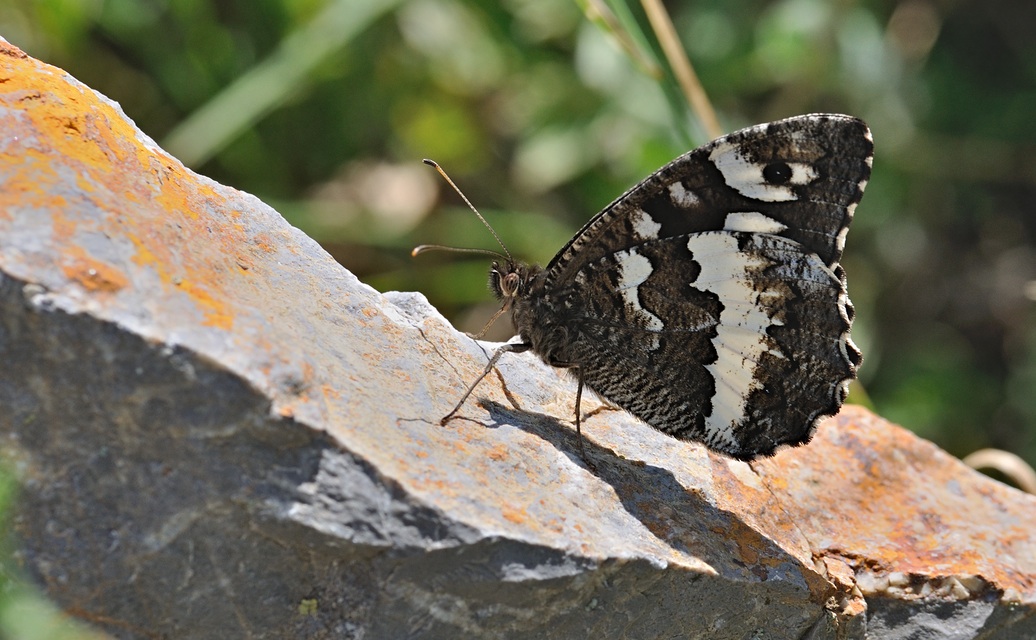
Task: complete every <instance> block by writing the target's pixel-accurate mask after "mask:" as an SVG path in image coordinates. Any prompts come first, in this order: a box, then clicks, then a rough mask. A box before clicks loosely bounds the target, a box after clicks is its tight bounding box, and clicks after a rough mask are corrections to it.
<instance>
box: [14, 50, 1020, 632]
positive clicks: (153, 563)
mask: <svg viewBox="0 0 1036 640" xmlns="http://www.w3.org/2000/svg"><path fill="white" fill-rule="evenodd" d="M491 349H492V345H486V344H480V343H476V342H474V341H472V340H470V339H468V338H466V337H464V336H463V335H461V334H459V333H457V332H456V331H455V330H453V328H452V327H450V325H449V324H448V323H447V322H446V321H445V320H444V319H443V318H442V317H441V316H440V315H439V314H438V313H437V312H436V311H435V310H434V309H432V308H431V307H430V306H429V305H428V304H427V303H426V302H425V300H424V298H423V297H422V296H420V295H418V294H401V293H393V294H385V295H382V294H379V293H378V292H376V291H374V290H373V289H371V288H369V287H367V286H365V285H364V284H363V283H361V282H359V281H357V279H356V278H355V277H353V276H352V275H351V274H350V273H348V272H347V271H345V270H344V269H343V268H341V267H340V266H339V265H337V264H336V263H335V262H334V261H333V260H332V259H331V258H330V256H328V255H327V254H326V253H325V252H324V251H323V250H322V249H321V248H320V247H319V246H318V245H317V244H316V243H315V242H313V241H312V240H311V239H309V238H308V237H306V236H305V235H303V234H302V233H301V232H299V231H298V230H296V229H294V228H292V227H291V226H289V225H288V224H287V223H286V222H285V221H284V220H283V219H282V218H281V217H280V216H279V215H278V214H277V213H276V212H275V211H273V210H272V209H270V208H269V207H268V206H266V205H264V204H263V203H262V202H260V201H258V200H257V199H256V198H254V197H252V196H250V195H248V194H245V193H241V192H239V191H236V190H234V189H232V188H229V187H224V186H222V185H219V184H216V183H214V182H212V181H211V180H208V179H206V178H204V177H202V176H198V175H196V174H194V173H192V172H191V171H189V170H187V169H185V168H184V167H183V166H182V165H181V164H180V163H179V162H177V161H176V160H175V159H174V158H172V157H170V156H169V155H168V154H166V153H165V152H163V151H162V150H161V149H160V148H158V146H157V145H156V144H155V143H154V142H152V141H151V140H150V139H148V138H147V137H146V136H145V135H143V134H142V133H141V132H140V131H139V130H137V129H136V128H135V126H134V125H133V124H132V123H131V122H130V121H129V120H128V119H127V118H126V116H125V115H124V114H123V113H122V111H121V110H120V109H119V107H118V105H116V104H114V103H113V102H111V101H110V100H107V99H106V98H104V97H103V96H100V95H98V94H96V93H95V92H93V91H92V90H90V89H89V88H87V87H85V86H83V85H81V84H80V83H78V82H76V81H75V80H74V79H72V78H70V77H69V76H68V75H67V74H65V73H64V72H62V71H61V70H59V69H55V68H53V67H50V66H47V65H45V64H43V63H40V62H38V61H36V60H33V59H31V58H29V57H28V56H26V55H25V54H24V53H22V52H21V51H19V50H18V49H16V48H14V47H12V46H10V45H8V44H6V43H2V42H0V361H2V362H3V369H2V370H0V435H2V437H3V444H4V446H3V452H4V454H5V457H6V459H7V460H8V462H9V464H12V465H13V466H14V467H15V469H16V470H17V471H18V473H19V474H20V477H21V478H22V482H23V486H24V492H23V496H22V500H21V504H20V507H19V510H18V513H17V514H16V516H15V527H16V532H17V534H18V536H19V542H18V551H17V553H18V555H19V558H20V559H21V561H22V563H23V564H24V566H25V567H26V569H27V570H28V572H29V573H30V574H31V575H32V576H33V577H34V578H35V579H36V580H37V581H38V582H39V583H40V584H41V585H42V586H43V587H44V588H45V590H46V592H47V593H48V594H49V595H50V596H51V597H52V598H54V599H55V601H57V602H58V603H59V604H60V605H61V606H62V607H64V608H65V609H66V610H68V611H69V612H71V613H72V614H73V615H76V616H78V617H80V618H82V619H84V620H88V621H91V622H93V623H95V624H97V625H98V626H99V627H101V628H103V629H105V630H106V631H108V632H109V633H110V634H111V635H112V636H114V637H117V638H153V637H169V638H221V639H224V638H368V639H370V638H390V639H391V638H404V637H406V638H565V639H568V638H675V637H681V638H682V637H703V638H705V637H707V638H738V639H740V638H748V637H752V638H813V639H819V638H927V637H940V638H979V637H982V638H993V637H996V638H1031V637H1036V616H1034V613H1036V541H1034V535H1033V531H1036V498H1034V497H1032V496H1028V495H1025V494H1022V493H1021V492H1018V491H1015V490H1013V489H1010V488H1007V487H1005V486H1003V485H1000V484H998V483H996V482H995V481H992V480H989V479H987V478H985V477H983V476H980V475H978V474H976V473H975V472H973V471H971V470H969V469H968V468H966V467H965V466H964V465H962V464H961V463H959V462H958V461H956V460H955V459H953V458H952V457H950V456H948V455H947V454H945V453H943V452H941V451H940V450H938V449H937V448H936V447H934V446H933V445H931V444H929V443H927V442H924V441H922V440H919V439H918V438H916V437H914V436H912V435H910V434H909V433H908V432H906V431H904V430H902V429H900V428H898V427H895V426H893V425H890V424H888V423H886V422H884V421H882V420H881V419H880V418H877V417H876V416H873V415H871V414H870V413H868V412H866V411H864V410H862V409H858V408H852V407H849V408H846V410H845V411H843V413H842V415H840V416H838V417H836V418H833V419H831V420H828V421H827V422H825V423H824V424H823V425H822V426H821V428H820V430H819V433H818V435H817V438H816V439H815V441H814V442H813V443H812V444H810V445H808V446H806V447H801V448H798V449H794V450H786V451H783V452H781V453H779V454H778V455H777V456H776V457H774V458H772V459H768V460H764V461H761V462H757V463H753V464H752V465H749V464H745V463H741V462H737V461H733V460H730V459H727V458H723V457H721V456H717V455H713V454H709V453H708V452H706V451H705V450H704V449H703V448H702V447H700V446H697V445H693V444H687V443H682V442H678V441H676V440H673V439H671V438H669V437H667V436H665V435H662V434H661V433H658V432H656V431H654V430H652V429H651V428H650V427H647V426H646V425H644V424H642V423H639V422H637V421H636V420H634V419H633V418H631V417H630V416H629V415H627V414H625V413H623V412H621V411H616V410H613V409H609V408H607V407H597V408H596V409H594V410H593V411H592V412H591V415H590V416H589V418H588V419H587V420H586V422H585V424H584V433H585V435H586V444H587V451H588V455H589V458H590V459H591V460H592V461H593V463H594V466H595V467H596V469H594V470H591V469H589V468H588V467H587V465H585V464H584V463H583V462H582V460H581V459H580V458H579V455H578V447H577V443H576V440H575V437H574V433H573V428H572V425H571V423H570V422H569V418H570V416H571V414H572V406H573V405H572V403H573V400H574V391H575V389H574V383H573V382H572V381H571V380H569V379H567V378H566V377H565V375H564V374H563V373H560V372H557V371H554V370H551V369H549V368H547V367H545V366H543V365H541V364H539V363H538V362H537V361H536V360H535V358H534V357H533V356H531V355H529V354H523V355H511V356H507V357H505V358H504V359H503V360H502V361H501V363H500V367H499V375H496V374H494V375H491V376H489V377H488V378H487V379H486V380H485V381H484V382H483V384H482V386H480V387H479V390H478V392H477V393H476V396H477V397H476V398H473V399H472V400H471V401H470V402H469V403H468V404H467V405H465V407H464V408H463V410H462V412H461V416H462V417H461V418H460V419H457V420H454V421H452V422H450V423H449V424H448V425H447V426H445V427H444V426H440V425H439V424H438V421H439V418H440V417H441V416H442V415H443V414H445V413H446V411H448V409H449V408H450V407H451V406H452V404H453V403H454V402H455V401H456V400H457V399H458V397H459V394H460V393H461V392H462V390H463V389H464V388H465V387H466V385H467V384H468V383H469V382H470V381H472V380H473V379H474V378H475V376H476V375H477V374H478V373H479V372H480V371H481V369H482V367H483V366H484V364H485V362H486V354H487V353H488V352H489V351H490V350H491ZM479 398H481V399H482V401H481V403H480V402H479V401H478V399H479ZM588 408H591V409H593V403H592V402H590V403H588Z"/></svg>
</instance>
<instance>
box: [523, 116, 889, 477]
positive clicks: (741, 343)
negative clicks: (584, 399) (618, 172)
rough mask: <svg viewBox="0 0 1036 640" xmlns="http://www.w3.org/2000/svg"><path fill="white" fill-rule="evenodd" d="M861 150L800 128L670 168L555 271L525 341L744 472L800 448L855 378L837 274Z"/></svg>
mask: <svg viewBox="0 0 1036 640" xmlns="http://www.w3.org/2000/svg"><path fill="white" fill-rule="evenodd" d="M872 149H873V145H872V142H871V138H870V133H869V131H868V130H867V127H866V125H864V124H863V122H861V121H860V120H857V119H855V118H851V117H848V116H837V115H810V116H800V117H797V118H791V119H788V120H782V121H778V122H774V123H770V124H766V125H760V126H756V127H751V128H749V129H744V130H742V131H738V132H736V133H733V134H731V135H729V136H726V137H723V138H720V139H718V140H716V141H714V142H712V143H710V144H708V145H705V146H703V147H701V148H699V149H696V150H694V151H691V152H690V153H687V154H685V155H683V156H681V157H679V158H677V159H676V160H674V161H673V162H672V163H670V164H668V165H666V166H665V167H663V168H662V169H660V170H659V171H657V172H656V173H655V174H653V175H652V176H650V177H649V178H647V179H646V180H644V181H643V182H641V183H640V184H638V185H637V186H635V187H633V188H632V189H630V190H629V191H628V192H626V193H625V194H624V195H623V196H622V197H620V198H619V199H618V200H616V201H615V202H614V203H612V204H611V205H610V206H609V207H608V208H607V209H605V210H604V211H603V212H602V213H601V214H599V215H598V216H597V217H595V218H594V219H593V220H591V221H590V222H589V223H588V224H587V225H586V226H585V227H584V228H583V229H582V230H581V231H580V232H579V233H578V234H577V235H576V236H575V237H574V238H573V239H572V241H571V242H570V243H569V244H568V245H567V246H566V247H565V248H564V249H563V250H562V251H561V252H560V253H559V254H558V255H557V256H556V257H555V258H554V260H553V261H551V263H550V264H549V265H548V267H547V269H546V271H545V274H544V276H543V282H542V288H540V289H538V291H537V292H535V293H534V295H531V296H530V297H529V300H528V301H527V302H526V304H527V305H528V308H526V309H521V310H516V315H515V317H516V324H518V325H519V327H518V328H519V330H520V331H521V332H522V333H523V335H525V336H526V338H527V340H528V341H529V342H531V343H532V344H533V349H534V350H536V351H537V352H538V353H540V355H541V356H543V357H544V359H545V360H547V361H548V362H568V363H572V364H576V365H577V366H578V367H579V368H580V373H581V375H582V377H583V380H584V381H585V383H586V384H587V386H589V387H590V388H591V389H593V390H594V391H596V392H598V393H599V394H601V395H603V396H604V397H606V398H608V399H609V400H611V401H612V402H614V403H616V404H618V405H619V406H621V407H623V408H624V409H626V410H628V411H630V412H631V413H633V414H634V415H636V416H638V417H640V418H641V419H643V420H645V421H646V422H648V423H649V424H651V425H652V426H654V427H655V428H657V429H659V430H661V431H664V432H666V433H670V434H672V435H673V436H675V437H678V438H683V439H689V440H695V441H699V442H703V443H705V444H706V445H707V446H709V447H710V448H712V449H714V450H717V451H721V452H724V453H727V454H728V455H732V456H734V457H737V458H742V459H750V458H753V457H756V456H759V455H769V454H772V453H773V451H774V450H775V449H776V447H778V446H780V445H782V444H792V445H794V444H801V443H803V442H806V441H808V440H809V438H810V437H811V436H812V433H813V431H814V429H815V425H816V421H817V420H818V418H820V417H822V416H825V415H831V414H833V413H837V411H838V409H839V407H840V406H841V404H842V401H843V400H844V397H845V393H846V388H847V385H848V382H849V381H850V380H851V379H852V378H853V377H855V373H856V367H857V366H858V364H859V362H860V354H859V351H858V350H857V349H856V347H855V346H854V345H853V344H852V342H851V341H850V339H849V329H850V326H851V323H852V317H853V309H852V305H851V303H850V302H849V299H848V297H847V295H846V290H845V278H844V273H843V272H842V269H841V266H840V265H839V264H838V260H839V258H840V256H841V253H842V249H843V246H844V241H845V233H846V230H847V229H848V225H849V222H850V221H851V219H852V215H853V210H854V209H855V207H856V205H857V203H858V202H859V201H860V198H861V197H862V194H863V188H864V186H865V184H866V181H867V179H868V177H869V174H870V164H871V154H872ZM526 311H530V312H528V313H526ZM533 317H535V318H536V319H537V320H536V323H535V326H528V325H529V323H530V322H531V321H529V320H526V321H524V324H526V325H527V326H524V327H523V326H521V325H522V323H523V319H524V318H533ZM559 330H560V331H561V332H562V333H563V334H564V335H563V337H562V338H558V335H559Z"/></svg>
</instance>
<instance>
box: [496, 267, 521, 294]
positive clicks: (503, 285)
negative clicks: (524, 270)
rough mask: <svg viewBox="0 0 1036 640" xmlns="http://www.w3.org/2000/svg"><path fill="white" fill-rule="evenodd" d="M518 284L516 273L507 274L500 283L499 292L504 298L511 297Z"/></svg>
mask: <svg viewBox="0 0 1036 640" xmlns="http://www.w3.org/2000/svg"><path fill="white" fill-rule="evenodd" d="M520 283H521V279H520V278H519V277H518V274H517V273H514V272H511V273H508V274H507V275H505V276H504V279H503V280H502V281H501V282H500V290H501V291H502V292H503V293H504V295H505V296H513V295H514V294H515V293H516V292H517V291H518V285H519V284H520Z"/></svg>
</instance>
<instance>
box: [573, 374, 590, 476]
mask: <svg viewBox="0 0 1036 640" xmlns="http://www.w3.org/2000/svg"><path fill="white" fill-rule="evenodd" d="M575 369H576V380H578V381H579V384H577V385H576V437H577V438H578V439H579V457H580V458H582V459H583V461H584V462H587V463H589V460H588V459H587V457H586V448H584V447H583V432H582V430H581V429H580V428H579V423H580V419H581V418H582V415H583V370H582V369H580V368H579V367H576V368H575Z"/></svg>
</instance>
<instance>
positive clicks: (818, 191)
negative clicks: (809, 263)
mask: <svg viewBox="0 0 1036 640" xmlns="http://www.w3.org/2000/svg"><path fill="white" fill-rule="evenodd" d="M873 146H874V145H873V143H872V141H871V136H870V131H869V130H868V129H867V125H866V124H864V123H863V122H862V121H861V120H858V119H856V118H853V117H850V116H844V115H834V114H813V115H806V116H798V117H795V118H788V119H786V120H779V121H777V122H772V123H769V124H762V125H757V126H755V127H750V128H747V129H742V130H741V131H737V132H735V133H732V134H730V135H728V136H725V137H723V138H719V139H717V140H715V141H713V142H711V143H709V144H707V145H705V146H703V147H699V148H698V149H695V150H694V151H691V152H689V153H686V154H684V155H682V156H680V157H679V158H677V159H675V160H673V161H672V162H671V163H669V164H668V165H666V166H664V167H662V168H661V169H659V170H658V171H656V172H655V173H654V174H652V175H651V176H649V177H648V178H647V179H645V180H644V181H643V182H641V183H640V184H638V185H636V186H635V187H633V188H632V189H630V190H629V191H627V192H626V193H625V194H623V195H622V196H620V197H619V198H618V199H617V200H615V202H613V203H612V204H610V205H609V206H608V207H607V208H606V209H604V211H602V212H601V213H600V214H599V215H597V216H596V217H594V218H593V219H592V220H590V222H588V223H587V224H586V226H584V227H583V228H582V229H581V230H580V231H579V233H577V234H576V235H575V236H574V237H573V238H572V240H571V241H570V242H569V243H568V244H567V245H566V246H565V247H564V248H563V249H562V250H561V251H560V252H558V254H557V255H556V256H555V257H554V259H553V260H552V261H551V262H550V264H549V265H548V266H547V269H546V284H547V288H551V287H554V286H556V285H559V284H563V283H565V282H566V281H569V280H571V279H572V278H574V277H575V274H576V273H578V272H579V270H580V269H582V268H583V267H584V266H585V265H587V264H590V263H592V262H595V261H597V260H599V259H600V258H601V257H603V256H605V255H608V254H611V253H615V252H617V251H622V250H624V249H628V248H630V247H632V246H637V245H639V244H642V243H644V242H647V241H650V240H654V239H657V238H667V237H673V236H681V235H686V234H689V233H695V232H703V231H718V230H722V229H726V230H731V231H749V232H754V231H758V232H765V233H774V234H776V235H780V236H783V237H786V238H789V239H792V240H795V241H796V242H798V243H800V244H802V246H803V247H805V248H806V250H808V251H811V252H813V253H815V254H817V255H818V256H819V257H820V259H821V261H822V262H823V263H824V264H826V265H827V266H829V267H834V265H835V264H836V263H837V262H838V260H839V258H840V257H841V254H842V249H843V248H844V245H845V233H846V231H847V230H848V228H849V222H850V221H851V220H852V216H853V211H854V210H855V208H856V205H857V203H859V201H860V198H861V197H862V196H863V188H864V186H865V185H866V184H867V180H868V179H869V177H870V167H871V156H872V153H873Z"/></svg>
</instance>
